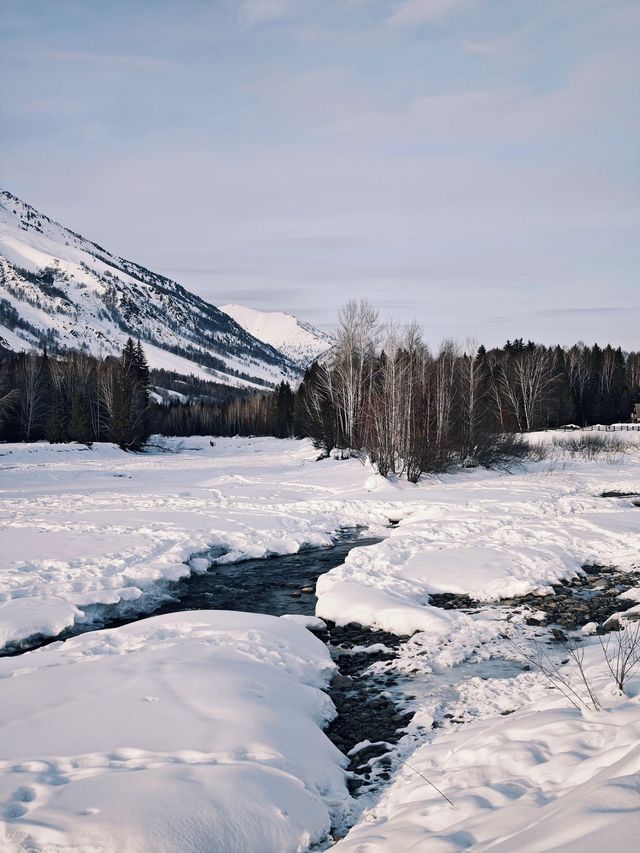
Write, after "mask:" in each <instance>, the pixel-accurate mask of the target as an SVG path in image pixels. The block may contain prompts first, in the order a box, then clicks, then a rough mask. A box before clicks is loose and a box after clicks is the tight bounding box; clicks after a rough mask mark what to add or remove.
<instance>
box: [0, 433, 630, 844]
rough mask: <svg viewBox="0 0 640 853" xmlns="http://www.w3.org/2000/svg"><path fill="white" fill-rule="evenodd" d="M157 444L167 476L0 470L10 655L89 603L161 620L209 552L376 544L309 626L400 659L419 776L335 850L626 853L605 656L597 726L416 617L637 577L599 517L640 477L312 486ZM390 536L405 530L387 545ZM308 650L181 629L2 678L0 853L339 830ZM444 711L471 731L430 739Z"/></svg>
mask: <svg viewBox="0 0 640 853" xmlns="http://www.w3.org/2000/svg"><path fill="white" fill-rule="evenodd" d="M163 444H164V447H165V450H167V451H172V452H162V451H161V450H157V451H156V452H154V453H148V454H142V455H134V454H124V453H122V452H121V451H119V450H118V449H117V448H115V447H112V446H110V445H97V446H95V447H94V448H93V449H92V450H91V451H88V450H86V449H84V448H80V447H76V446H72V445H62V446H58V447H56V446H53V447H52V446H49V445H44V444H37V445H4V446H2V447H0V454H1V455H0V509H1V510H2V513H1V516H0V518H1V519H2V521H1V525H2V526H1V527H0V543H1V550H0V554H1V555H2V556H1V560H2V563H1V565H0V596H1V597H2V598H1V600H2V604H0V630H1V631H2V632H3V634H2V636H3V638H4V639H5V641H8V640H7V638H10V639H20V638H24V637H26V636H28V635H29V634H32V633H34V632H35V631H36V630H37V631H39V632H40V633H49V634H50V635H51V636H55V634H56V633H58V632H59V631H60V629H61V626H62V625H63V623H64V624H72V622H73V620H78V619H84V618H86V616H85V614H84V613H83V608H87V607H89V606H90V605H91V604H92V603H96V602H101V601H102V602H112V603H117V602H123V604H124V603H126V602H127V601H129V602H131V601H132V600H133V601H134V602H137V603H139V604H140V605H141V606H142V605H144V606H151V605H152V604H153V601H154V600H159V599H160V598H161V596H162V595H163V583H164V581H165V580H166V579H168V578H172V577H178V576H180V575H181V574H185V573H187V572H189V571H202V570H204V569H205V568H207V567H208V566H209V563H210V558H209V557H207V556H206V552H207V551H208V549H210V548H212V547H218V548H220V549H225V550H226V554H225V556H224V558H223V559H225V560H228V561H229V560H241V559H246V558H249V557H261V556H265V555H267V554H284V553H295V552H296V551H297V550H298V549H299V548H300V547H303V546H305V545H328V544H330V542H331V536H332V535H333V534H334V533H335V532H336V531H337V530H338V529H340V528H341V527H344V526H348V525H368V526H369V528H370V532H372V533H376V534H384V535H385V536H386V538H385V539H384V540H383V541H382V542H380V543H379V544H377V545H373V546H369V547H366V548H361V549H354V550H353V551H351V553H350V554H349V556H348V558H347V560H346V562H345V564H344V565H342V566H339V567H337V568H335V569H333V570H331V571H330V572H329V573H327V574H326V575H324V576H322V577H321V578H320V581H319V584H318V593H319V600H318V606H317V617H319V618H320V619H322V618H324V619H330V620H334V621H337V622H339V623H341V624H345V623H348V622H350V621H357V622H360V623H362V624H368V625H372V626H375V627H380V628H385V629H387V630H390V631H393V632H395V633H401V634H412V636H411V638H410V639H409V640H408V641H407V642H406V643H405V644H404V646H403V648H402V649H401V653H400V659H399V660H398V661H396V662H395V663H394V666H395V668H396V669H397V670H398V672H399V673H404V674H406V675H411V674H418V675H420V674H422V675H427V676H430V678H431V681H429V680H428V679H427V680H425V681H424V687H423V688H422V690H418V691H416V695H415V697H414V699H413V700H412V701H413V708H414V710H415V711H416V715H415V717H414V722H413V723H412V731H411V732H409V733H408V735H407V738H406V739H405V741H403V743H401V745H400V755H401V757H402V758H403V760H404V759H406V761H407V762H408V763H409V764H410V765H411V767H412V768H414V770H411V769H409V768H408V767H404V766H402V765H401V766H400V769H399V770H398V771H397V772H396V773H395V775H394V777H393V778H392V780H391V783H390V784H389V786H388V788H387V790H386V792H385V793H384V795H383V796H382V798H381V800H380V802H379V803H377V804H375V805H372V808H371V809H370V810H369V811H367V812H366V813H365V814H364V815H363V816H362V818H361V819H360V820H358V822H357V824H356V825H355V827H354V828H353V829H352V831H351V832H350V833H349V834H348V836H347V837H346V838H345V839H344V840H343V841H341V842H340V843H339V844H338V846H337V849H340V848H341V849H342V850H344V851H345V853H346V851H348V850H353V851H358V853H373V851H381V853H390V851H394V853H395V851H397V850H403V851H404V850H407V851H409V850H416V851H421V850H425V851H427V850H428V851H429V853H431V851H459V850H464V849H469V848H471V849H474V850H484V849H487V850H489V849H491V850H504V851H513V850H518V851H520V850H522V851H532V853H533V851H551V850H557V851H560V850H562V851H565V850H566V851H573V850H575V851H577V850H578V849H581V850H586V851H589V853H590V851H593V853H595V851H601V850H603V849H611V846H608V845H613V846H614V847H617V846H621V845H622V844H623V843H624V844H626V846H627V847H628V846H629V839H630V838H632V837H633V834H632V833H633V831H637V820H638V819H637V814H638V809H639V807H640V798H639V797H638V793H639V790H638V781H637V780H638V778H639V777H638V773H639V772H640V767H638V763H639V758H638V749H639V748H638V745H637V744H638V742H639V739H640V708H639V707H638V693H639V692H640V683H638V680H636V682H634V683H632V684H631V685H630V689H629V695H628V696H627V697H619V696H615V695H613V694H612V693H611V680H610V677H608V676H607V674H606V673H605V671H604V666H603V661H602V654H601V651H600V650H599V648H598V647H597V646H594V649H593V651H589V656H588V667H589V673H590V677H591V678H592V679H593V683H594V684H595V685H596V687H597V689H598V692H599V695H600V697H601V699H602V701H603V704H604V706H605V707H604V710H603V711H601V712H599V713H597V714H596V713H595V712H584V713H580V712H578V711H576V710H575V709H572V708H570V707H568V706H567V702H566V700H564V699H563V698H562V697H560V696H559V695H558V694H557V693H555V692H551V691H549V690H548V688H547V686H546V685H545V684H544V683H543V681H542V679H541V677H540V676H539V675H537V674H536V673H534V672H520V674H518V675H517V677H515V678H513V677H512V678H509V679H507V678H498V677H495V672H494V674H493V675H492V676H491V677H489V678H488V679H487V678H486V677H484V676H483V677H479V675H480V674H481V672H482V670H481V666H482V662H490V659H491V657H492V656H493V655H504V654H505V648H504V645H505V644H504V641H501V640H500V639H499V638H500V634H501V632H502V630H503V629H504V624H505V623H504V617H505V615H506V610H507V609H506V608H501V607H496V608H495V609H494V611H493V612H492V613H491V612H489V611H487V610H486V609H485V610H484V611H483V612H481V613H477V614H465V613H462V612H460V611H455V610H451V611H445V610H442V609H439V608H436V607H434V606H433V605H432V604H430V602H429V596H430V595H432V594H434V593H437V592H457V593H468V594H470V595H472V596H474V597H478V598H483V599H489V600H492V601H499V600H500V599H502V598H510V597H512V596H516V595H522V594H525V593H528V592H537V593H538V594H551V593H552V589H551V585H552V584H554V583H557V582H559V581H561V580H563V579H569V578H571V577H572V576H574V575H576V574H577V573H579V572H580V567H581V565H583V564H584V563H589V562H593V563H600V564H602V565H614V566H618V567H620V568H621V569H630V568H634V567H636V568H637V567H638V564H639V557H638V555H639V553H640V548H639V546H640V511H639V509H638V506H637V505H636V504H635V503H634V499H633V497H628V498H602V497H600V494H601V492H603V491H618V492H640V457H639V455H638V453H637V452H635V451H629V452H627V453H625V454H623V455H622V457H621V458H616V459H615V461H614V463H613V464H611V462H609V461H607V460H606V459H604V458H598V459H596V460H591V461H587V460H584V459H581V458H580V457H576V456H571V454H568V453H565V452H564V451H558V452H557V453H555V452H554V458H552V459H547V460H543V461H541V462H539V463H531V464H529V465H527V467H526V468H525V469H523V470H521V471H516V472H514V473H512V474H505V473H496V472H487V471H480V470H475V471H465V472H461V473H460V474H456V475H447V476H444V477H441V478H439V479H432V480H426V481H425V482H423V483H422V484H420V485H419V486H411V485H410V484H407V483H406V482H402V481H397V480H396V481H393V480H391V481H387V480H383V479H382V478H380V477H378V476H377V475H376V474H374V473H373V472H372V470H371V468H370V467H367V466H365V467H363V466H362V465H361V464H360V463H359V462H358V461H357V460H353V459H350V460H345V461H337V460H333V459H330V460H324V461H322V462H319V463H315V462H314V461H313V460H314V459H315V457H316V452H315V451H314V449H313V448H312V446H311V445H310V443H308V442H293V441H278V440H275V439H245V440H240V439H216V445H215V446H214V447H210V446H209V441H208V439H202V438H191V439H186V440H183V441H179V440H166V441H164V442H163ZM390 519H393V520H394V521H399V525H398V526H397V527H395V528H393V529H389V528H386V529H385V525H386V524H387V523H388V521H389V520H390ZM626 597H627V598H631V597H632V595H630V594H629V593H627V594H626ZM638 600H640V594H639V597H638ZM638 609H639V610H640V606H639V608H638ZM503 611H504V612H503ZM516 621H517V620H516ZM319 624H320V623H319V622H318V621H316V620H314V619H307V618H306V617H303V618H282V619H275V618H272V617H263V616H256V615H253V614H242V613H237V612H234V613H225V612H217V611H199V612H192V613H186V614H185V613H181V614H172V615H170V616H162V617H152V618H149V619H145V620H142V621H140V622H137V623H135V624H131V625H127V626H124V627H122V628H117V629H113V630H111V631H99V632H95V633H92V634H85V635H82V636H80V637H76V638H74V639H73V640H70V641H67V642H66V643H64V644H58V643H53V644H52V645H51V646H49V647H46V648H44V649H41V650H38V651H35V652H29V653H27V654H26V655H23V656H21V657H16V658H5V659H2V660H0V681H1V683H2V689H3V693H2V696H3V702H2V703H0V740H1V741H2V743H3V745H4V744H6V745H7V748H6V750H4V751H3V754H2V763H1V764H0V803H1V805H0V815H3V819H4V823H3V824H2V829H1V830H0V832H3V833H4V837H3V835H1V834H0V849H4V848H6V849H7V850H8V851H11V853H13V851H14V850H15V851H25V850H29V851H31V853H35V851H37V853H52V851H54V850H55V851H56V853H59V851H61V850H65V851H70V850H74V851H78V850H83V851H88V850H92V851H94V850H100V849H103V850H109V851H112V850H116V849H124V850H127V851H129V850H131V851H135V853H147V851H152V850H153V851H156V850H157V851H160V853H164V851H166V852H167V853H169V851H171V853H173V851H175V850H180V851H183V850H185V851H191V850H194V851H195V850H198V851H202V850H207V851H209V850H213V851H216V850H218V849H219V850H220V851H222V850H224V851H225V853H227V851H228V853H245V851H251V853H253V851H260V853H263V851H264V852H265V853H269V851H271V850H274V851H276V850H277V851H289V850H291V851H298V850H300V851H303V850H307V849H308V848H309V846H310V845H312V844H314V843H315V842H319V841H321V840H322V839H323V838H325V837H326V834H327V832H328V831H329V827H330V826H331V823H332V821H333V823H334V825H335V824H337V825H338V826H340V825H344V820H345V816H346V815H348V814H349V810H350V809H351V808H352V805H351V804H350V802H349V799H348V796H347V794H346V789H345V786H344V773H343V770H342V769H341V768H342V767H343V766H344V761H343V759H342V758H341V757H340V753H338V752H337V750H336V749H335V748H334V747H333V746H332V745H331V744H330V742H329V741H328V739H327V738H326V737H325V736H324V735H323V734H322V732H321V730H320V729H321V726H322V725H324V724H325V723H326V722H327V721H328V720H329V719H330V717H331V714H332V713H334V711H333V706H332V705H331V702H330V701H329V700H328V698H327V697H326V695H325V694H324V693H322V688H323V687H325V686H326V684H327V681H328V679H329V678H330V675H331V671H332V664H331V660H330V658H329V656H328V653H327V651H326V649H325V647H324V646H323V645H322V644H321V643H320V642H319V641H317V640H316V639H315V638H314V637H313V636H312V635H311V634H309V633H308V632H307V631H306V630H305V627H304V626H305V625H310V626H313V625H315V626H317V625H319ZM523 631H524V629H523ZM525 633H526V631H525ZM529 633H530V634H532V633H535V629H533V628H531V629H529ZM473 660H480V661H481V665H480V668H479V667H478V666H477V665H476V666H475V668H473V669H472V668H471V666H470V663H469V662H471V661H473ZM467 666H468V667H469V669H468V670H465V669H464V667H467ZM514 666H516V665H514ZM452 667H456V668H457V669H456V672H455V673H454V671H453V670H452ZM516 669H517V666H516ZM490 672H491V670H487V674H489V673H490ZM510 674H511V675H514V673H513V672H512V673H510ZM461 676H464V680H460V679H461ZM456 678H457V679H458V681H457V682H456V683H455V685H453V684H451V683H450V682H453V681H454V679H456ZM453 687H455V689H453ZM445 706H446V707H447V708H449V709H450V710H451V712H452V713H453V714H454V715H455V716H456V717H457V718H459V719H460V720H461V721H464V722H467V725H464V726H460V727H459V728H456V727H455V725H454V724H453V723H448V724H446V725H445V726H444V728H441V729H435V730H432V729H431V726H432V724H433V722H434V721H435V720H436V718H437V717H438V716H439V715H441V712H442V709H443V707H445ZM512 712H513V713H512ZM503 713H508V716H501V715H502V714H503ZM420 743H424V744H425V745H424V746H419V744H420ZM416 746H417V747H418V748H417V749H416ZM402 750H405V751H404V752H402ZM416 771H417V772H416ZM418 773H422V774H423V775H424V776H426V777H427V778H428V779H430V780H431V781H433V782H434V784H436V785H437V786H438V787H439V788H441V790H443V791H444V792H445V793H446V795H447V796H448V797H449V798H450V799H451V800H452V802H453V803H454V807H453V808H452V807H450V806H449V805H447V803H446V801H444V800H443V799H442V797H440V796H439V795H438V794H437V793H436V792H435V791H434V790H433V789H432V788H431V787H430V786H429V785H428V783H426V782H425V781H424V779H423V778H422V777H421V776H420V775H418ZM634 774H635V775H634ZM634 822H635V826H636V830H634ZM211 839H214V840H215V844H216V845H219V846H218V847H216V846H214V847H212V846H211V844H212V841H211ZM3 844H4V848H3V846H2V845H3ZM100 845H102V847H101V846H100Z"/></svg>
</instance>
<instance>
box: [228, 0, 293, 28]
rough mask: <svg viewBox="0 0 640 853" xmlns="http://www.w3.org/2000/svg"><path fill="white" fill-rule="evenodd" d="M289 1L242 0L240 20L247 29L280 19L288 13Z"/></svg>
mask: <svg viewBox="0 0 640 853" xmlns="http://www.w3.org/2000/svg"><path fill="white" fill-rule="evenodd" d="M290 8H291V7H290V4H289V0H244V2H243V3H242V4H241V6H240V19H241V21H242V23H243V24H244V25H245V26H247V27H254V26H256V25H258V24H263V23H266V22H268V21H274V20H277V19H278V18H282V17H283V16H284V15H286V14H287V13H288V12H289V11H290Z"/></svg>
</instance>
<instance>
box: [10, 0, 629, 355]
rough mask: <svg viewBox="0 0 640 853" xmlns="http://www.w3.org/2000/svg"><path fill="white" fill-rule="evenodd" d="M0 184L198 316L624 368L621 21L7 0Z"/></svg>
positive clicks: (421, 10)
mask: <svg viewBox="0 0 640 853" xmlns="http://www.w3.org/2000/svg"><path fill="white" fill-rule="evenodd" d="M0 38H1V41H2V45H1V50H0V86H1V95H2V97H1V107H2V115H1V116H0V140H1V141H0V144H1V157H0V184H1V185H2V186H3V187H5V188H7V189H9V190H11V191H12V192H14V193H16V194H17V195H19V196H21V197H22V198H24V199H25V200H26V201H29V202H30V203H32V204H34V205H35V206H36V207H39V208H41V209H42V210H43V211H44V212H46V213H48V214H49V215H50V216H52V217H53V218H56V219H58V220H60V221H61V222H63V223H64V224H65V225H68V226H69V227H71V228H73V229H74V230H77V231H80V232H82V233H83V234H84V235H85V236H87V237H89V238H91V239H94V240H96V241H97V242H99V243H101V244H103V245H105V246H107V247H108V248H109V249H111V250H112V251H115V252H117V253H119V254H122V255H123V256H125V257H129V258H131V259H133V260H136V261H139V262H140V263H143V264H145V265H146V266H148V267H150V268H152V269H154V270H158V271H161V272H164V273H166V274H168V275H170V276H171V277H173V278H176V279H177V280H178V281H180V282H181V283H182V284H184V285H185V286H187V287H189V288H191V289H193V290H195V291H197V292H198V293H200V294H202V295H203V296H205V297H206V298H207V299H209V300H210V301H212V302H214V303H218V304H222V303H224V302H228V301H235V302H240V303H244V304H248V305H252V306H253V307H256V308H262V309H284V310H289V311H293V312H295V313H298V314H299V315H300V316H302V317H303V318H305V319H308V320H310V321H312V322H315V323H317V324H319V325H322V326H329V325H331V324H332V322H333V321H334V318H335V312H336V308H337V306H338V305H339V304H340V303H341V302H342V301H344V299H346V298H348V297H350V296H366V297H368V298H369V299H371V301H372V302H374V304H377V305H378V306H379V308H380V309H381V311H382V313H383V314H385V315H391V314H392V315H395V316H396V317H398V318H399V319H400V320H407V319H411V318H417V319H418V320H420V322H422V323H423V325H424V328H425V334H426V336H427V338H429V339H430V340H431V341H433V342H434V343H435V342H437V341H439V340H440V339H441V338H443V337H445V336H452V337H455V338H458V339H464V338H465V337H466V336H468V335H472V336H474V337H476V338H478V339H481V340H484V341H486V342H487V343H489V344H494V343H500V342H502V341H504V340H505V339H506V338H507V337H511V338H512V337H515V336H523V337H532V338H535V339H538V340H543V341H547V342H555V341H560V342H563V343H570V342H572V341H573V340H575V339H578V338H582V339H585V340H587V341H591V340H594V339H596V338H597V339H599V340H601V341H604V340H607V339H610V340H611V341H612V342H615V343H619V344H622V345H623V346H626V347H635V348H638V347H640V286H639V281H638V279H639V275H638V274H639V272H640V145H639V140H640V108H639V104H640V98H639V94H640V93H639V89H640V86H639V82H640V3H639V2H637V0H385V1H384V2H383V0H245V2H231V0H217V1H216V0H213V2H204V0H153V2H152V0H103V2H97V0H96V2H94V0H3V2H2V14H1V15H0Z"/></svg>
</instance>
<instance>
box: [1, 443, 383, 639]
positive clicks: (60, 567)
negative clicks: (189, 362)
mask: <svg viewBox="0 0 640 853" xmlns="http://www.w3.org/2000/svg"><path fill="white" fill-rule="evenodd" d="M153 444H154V445H157V446H156V447H154V448H152V451H151V452H149V453H144V454H131V453H124V452H123V451H121V450H120V449H119V448H117V447H116V446H114V445H111V444H95V445H94V446H93V448H92V449H90V450H89V449H88V448H86V447H84V446H83V445H75V444H64V445H49V444H45V443H32V444H7V445H2V446H0V644H3V643H6V642H10V641H15V640H19V639H23V638H25V637H27V636H30V635H31V634H37V633H39V634H44V635H48V636H55V635H56V634H57V633H59V631H60V630H62V629H64V628H65V627H68V626H69V625H71V624H73V622H74V620H75V621H79V620H82V619H83V618H85V617H84V616H83V611H86V610H87V608H89V607H90V606H91V605H94V604H116V605H117V604H118V603H119V602H131V601H133V600H137V602H138V606H139V608H140V609H150V608H152V607H153V606H155V604H157V602H158V600H159V599H160V598H162V597H163V596H164V595H165V582H166V581H170V580H174V579H176V578H179V577H182V576H184V575H186V574H188V573H189V572H190V571H203V570H205V569H206V568H207V567H208V566H209V565H210V564H211V562H212V559H213V558H208V557H207V556H206V555H207V552H208V551H209V550H210V549H211V548H214V549H217V551H218V553H219V552H221V551H223V552H225V556H224V557H223V558H222V559H223V560H224V561H226V562H234V561H237V560H243V559H248V558H252V557H265V556H268V555H270V554H292V553H296V552H297V551H298V550H299V549H300V548H301V547H307V546H315V547H326V546H328V545H330V544H331V543H332V537H333V536H334V535H335V534H336V533H337V531H338V530H339V529H340V528H342V527H344V526H353V525H363V524H369V525H373V526H375V527H378V528H379V527H380V525H382V524H385V523H386V521H387V519H386V508H385V505H384V503H383V502H382V501H378V502H365V501H363V500H362V497H363V495H366V493H365V492H363V490H362V487H361V485H360V484H361V483H362V481H363V479H364V478H365V476H366V474H365V471H364V469H363V468H362V466H361V465H360V463H358V462H357V461H356V460H350V461H348V462H344V463H337V462H333V461H331V460H327V461H326V462H323V463H318V464H317V465H316V463H315V459H316V457H317V452H316V451H315V450H314V448H313V446H312V445H311V443H310V442H307V441H300V442H296V441H280V440H277V439H217V440H216V444H215V447H211V446H210V444H209V440H208V439H206V438H189V439H171V440H168V439H158V438H156V439H153ZM194 555H195V556H194ZM192 558H193V559H192ZM64 602H66V606H65V604H64Z"/></svg>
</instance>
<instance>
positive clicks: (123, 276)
mask: <svg viewBox="0 0 640 853" xmlns="http://www.w3.org/2000/svg"><path fill="white" fill-rule="evenodd" d="M129 335H132V336H134V337H136V338H140V339H141V340H142V342H143V344H144V347H145V351H146V353H147V356H148V359H149V363H150V365H151V367H158V368H165V369H166V370H174V371H176V372H178V373H181V374H185V375H188V374H190V373H193V374H195V375H197V376H199V377H202V378H206V379H211V380H213V381H217V382H222V383H225V384H229V385H238V386H249V387H250V386H252V385H258V386H260V385H265V384H272V383H276V382H279V381H280V380H281V379H283V378H284V379H295V378H297V376H298V375H299V374H300V369H299V367H298V365H297V364H295V363H294V361H293V360H291V359H290V358H288V357H287V356H286V355H283V354H282V353H280V352H278V351H277V350H276V349H275V348H274V347H273V346H270V345H269V343H264V342H263V341H261V340H258V339H256V338H255V337H253V336H252V335H251V334H250V332H247V331H246V330H245V329H244V328H242V327H241V326H240V325H238V324H237V323H236V322H234V320H233V319H231V318H230V317H229V316H228V314H225V313H223V312H222V311H220V310H219V309H218V308H215V307H214V306H213V305H210V304H209V303H207V302H205V301H204V300H203V299H201V298H200V297H199V296H195V295H194V294H192V293H189V292H188V291H187V290H185V289H184V288H183V287H181V286H180V285H179V284H177V283H176V282H175V281H171V280H170V279H168V278H165V277H164V276H162V275H158V274H157V273H153V272H151V271H150V270H148V269H145V267H142V266H140V265H139V264H135V263H133V262H131V261H127V260H125V259H124V258H120V257H118V256H117V255H113V254H111V253H110V252H108V251H107V250H106V249H103V248H102V246H99V245H98V244H97V243H92V242H90V241H89V240H86V239H85V238H84V237H81V236H80V235H79V234H76V233H75V232H74V231H70V230H68V229H67V228H64V227H63V226H62V225H59V224H58V223H57V222H54V221H52V220H51V219H49V218H48V217H47V216H45V215H44V214H42V213H39V212H38V211H37V210H35V209H34V208H33V207H31V206H30V205H28V204H26V203H25V202H23V201H21V200H20V199H18V198H16V197H15V196H14V195H12V194H11V193H9V192H5V191H0V346H4V347H6V348H8V349H13V350H21V349H28V348H31V347H33V346H43V345H44V344H45V343H46V345H47V346H48V348H49V350H50V351H51V352H59V351H63V350H65V349H69V348H74V349H82V350H84V351H86V352H90V353H93V354H95V355H99V354H102V355H108V354H112V353H116V352H118V351H119V350H120V349H121V348H122V345H123V344H124V342H125V341H126V339H127V337H128V336H129Z"/></svg>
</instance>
